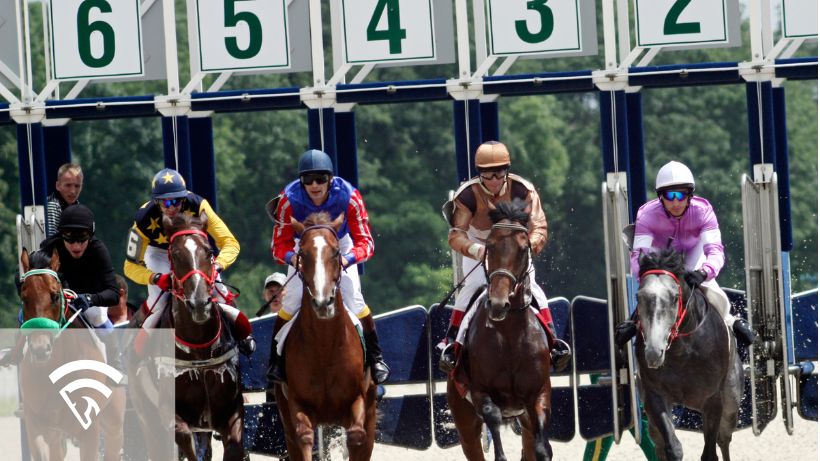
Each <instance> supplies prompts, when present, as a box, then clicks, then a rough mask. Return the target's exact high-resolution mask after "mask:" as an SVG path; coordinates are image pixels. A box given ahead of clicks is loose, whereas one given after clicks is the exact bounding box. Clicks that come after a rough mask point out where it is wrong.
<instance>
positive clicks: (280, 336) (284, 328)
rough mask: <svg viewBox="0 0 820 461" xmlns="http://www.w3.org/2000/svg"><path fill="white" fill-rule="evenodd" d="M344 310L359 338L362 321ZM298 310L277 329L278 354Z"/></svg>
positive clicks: (281, 352)
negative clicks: (288, 320)
mask: <svg viewBox="0 0 820 461" xmlns="http://www.w3.org/2000/svg"><path fill="white" fill-rule="evenodd" d="M344 311H345V313H347V316H348V317H350V320H352V321H353V326H354V327H356V331H358V332H359V337H360V338H361V336H362V322H360V321H359V319H358V318H356V316H355V315H353V313H352V312H350V311H349V310H347V309H344ZM300 312H301V311H300ZM300 312H297V313H296V315H294V316H293V318H292V319H290V322H288V323H286V324H284V325H282V329H281V330H279V333H277V334H276V337H275V338H274V339H275V340H276V353H277V354H278V355H282V354H283V353H284V351H285V340H286V339H287V338H288V333H290V329H291V328H293V324H294V323H295V320H296V317H299V314H300Z"/></svg>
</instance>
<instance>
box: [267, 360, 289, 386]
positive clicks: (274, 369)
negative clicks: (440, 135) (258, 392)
mask: <svg viewBox="0 0 820 461" xmlns="http://www.w3.org/2000/svg"><path fill="white" fill-rule="evenodd" d="M267 378H268V381H269V382H272V383H279V384H286V383H287V380H286V379H285V373H284V372H283V370H282V367H280V366H279V360H278V359H277V360H276V362H274V364H273V365H271V367H270V369H268V374H267Z"/></svg>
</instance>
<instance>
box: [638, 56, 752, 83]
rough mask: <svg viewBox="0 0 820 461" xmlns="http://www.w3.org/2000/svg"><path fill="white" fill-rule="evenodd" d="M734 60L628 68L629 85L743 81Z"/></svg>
mask: <svg viewBox="0 0 820 461" xmlns="http://www.w3.org/2000/svg"><path fill="white" fill-rule="evenodd" d="M737 66H738V63H736V62H707V63H699V64H675V65H668V66H648V67H630V68H629V86H641V87H644V88H669V87H683V86H700V85H721V84H728V83H743V78H742V77H741V76H740V72H738V69H737Z"/></svg>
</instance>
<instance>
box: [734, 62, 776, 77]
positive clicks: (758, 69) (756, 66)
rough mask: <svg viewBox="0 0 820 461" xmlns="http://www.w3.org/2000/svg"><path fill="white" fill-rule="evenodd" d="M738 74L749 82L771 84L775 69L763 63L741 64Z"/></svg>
mask: <svg viewBox="0 0 820 461" xmlns="http://www.w3.org/2000/svg"><path fill="white" fill-rule="evenodd" d="M738 73H739V74H740V76H741V77H743V80H746V81H747V82H770V81H772V80H773V79H774V67H773V66H771V65H767V64H766V63H765V62H763V61H755V62H741V63H740V64H739V65H738Z"/></svg>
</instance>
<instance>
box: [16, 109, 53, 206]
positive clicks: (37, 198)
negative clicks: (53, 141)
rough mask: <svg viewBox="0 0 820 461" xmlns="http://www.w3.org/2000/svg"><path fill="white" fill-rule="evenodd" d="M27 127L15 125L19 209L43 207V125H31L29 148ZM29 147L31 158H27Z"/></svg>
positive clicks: (44, 188) (44, 189) (44, 182)
mask: <svg viewBox="0 0 820 461" xmlns="http://www.w3.org/2000/svg"><path fill="white" fill-rule="evenodd" d="M28 127H29V125H28V124H25V123H20V124H17V167H18V171H19V173H20V208H21V209H23V208H25V207H27V206H32V205H45V203H46V196H47V195H48V194H47V192H46V191H47V187H46V161H45V151H44V141H43V125H42V124H40V123H32V124H30V127H31V133H30V136H31V146H29V128H28ZM29 147H30V151H31V157H30V158H29Z"/></svg>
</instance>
